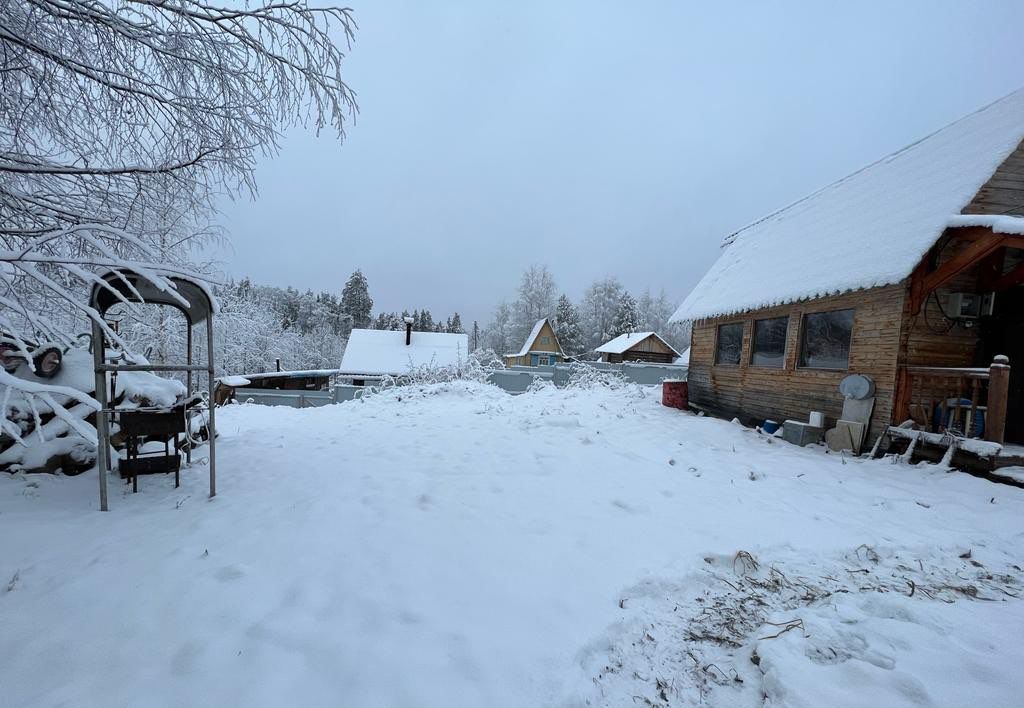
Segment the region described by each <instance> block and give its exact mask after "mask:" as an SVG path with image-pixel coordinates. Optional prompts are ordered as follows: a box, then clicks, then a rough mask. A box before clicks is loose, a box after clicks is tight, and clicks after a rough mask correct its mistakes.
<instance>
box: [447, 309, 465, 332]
mask: <svg viewBox="0 0 1024 708" xmlns="http://www.w3.org/2000/svg"><path fill="white" fill-rule="evenodd" d="M448 331H449V332H451V333H452V334H465V333H466V332H465V330H464V329H462V318H461V317H459V313H458V312H456V313H455V314H454V315H452V316H451V317H449V318H448Z"/></svg>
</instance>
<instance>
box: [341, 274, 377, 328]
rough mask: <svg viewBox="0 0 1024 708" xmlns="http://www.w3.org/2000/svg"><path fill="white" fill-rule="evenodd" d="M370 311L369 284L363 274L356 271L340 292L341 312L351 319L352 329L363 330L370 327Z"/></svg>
mask: <svg viewBox="0 0 1024 708" xmlns="http://www.w3.org/2000/svg"><path fill="white" fill-rule="evenodd" d="M371 310H373V298H371V297H370V288H369V284H368V283H367V282H366V276H365V275H363V272H362V271H361V270H358V269H357V270H356V271H355V272H354V273H352V275H351V276H350V277H349V279H348V282H346V283H345V287H344V288H343V289H342V291H341V312H342V314H344V315H348V316H349V317H351V318H352V326H353V327H356V328H359V329H365V328H367V327H369V326H370V311H371Z"/></svg>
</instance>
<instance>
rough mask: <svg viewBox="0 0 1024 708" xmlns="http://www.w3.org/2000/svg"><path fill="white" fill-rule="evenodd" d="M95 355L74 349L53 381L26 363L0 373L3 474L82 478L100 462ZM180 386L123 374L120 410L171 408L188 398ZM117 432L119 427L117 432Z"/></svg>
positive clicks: (118, 388) (118, 385)
mask: <svg viewBox="0 0 1024 708" xmlns="http://www.w3.org/2000/svg"><path fill="white" fill-rule="evenodd" d="M92 363H93V362H92V354H90V353H89V351H88V350H87V349H83V348H78V347H71V348H69V349H68V350H67V351H66V352H64V359H63V365H62V367H61V369H60V371H59V372H58V373H57V374H56V375H55V376H54V377H52V378H49V379H42V378H40V377H38V376H36V374H35V373H34V372H33V371H32V369H31V367H30V366H29V365H28V364H27V363H25V364H22V365H21V366H20V367H18V369H17V370H15V371H14V372H13V373H8V372H0V401H2V406H3V416H2V418H0V420H2V426H3V430H2V433H0V470H6V471H10V472H19V471H20V472H57V471H61V472H63V473H64V474H78V473H80V472H82V471H84V470H86V469H88V468H89V467H91V466H92V464H93V462H94V461H95V458H96V430H95V424H96V410H97V408H98V404H97V403H96V402H95V401H94V400H93V399H92V394H93V391H94V390H95V379H94V375H93V368H92ZM185 392H186V390H185V385H184V384H182V383H181V382H180V381H175V380H173V379H165V378H161V377H159V376H156V375H154V374H150V373H147V372H141V371H131V372H123V373H121V374H119V375H118V376H117V379H116V382H115V386H114V399H113V403H114V406H115V407H117V408H139V407H145V406H170V405H173V404H174V403H175V402H177V401H178V400H179V399H180V398H181V397H182V396H184V395H185ZM115 429H116V428H115Z"/></svg>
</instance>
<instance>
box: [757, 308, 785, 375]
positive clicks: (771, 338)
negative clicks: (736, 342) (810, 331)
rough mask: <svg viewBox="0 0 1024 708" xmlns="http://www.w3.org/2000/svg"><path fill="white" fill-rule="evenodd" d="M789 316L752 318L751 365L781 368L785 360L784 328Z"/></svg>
mask: <svg viewBox="0 0 1024 708" xmlns="http://www.w3.org/2000/svg"><path fill="white" fill-rule="evenodd" d="M787 329H789V316H788V315H787V316H784V317H772V318H769V319H764V320H754V335H753V337H751V340H750V364H751V366H767V367H770V368H773V369H781V368H782V367H783V365H784V363H785V360H786V330H787Z"/></svg>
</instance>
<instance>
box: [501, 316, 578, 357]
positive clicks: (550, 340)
mask: <svg viewBox="0 0 1024 708" xmlns="http://www.w3.org/2000/svg"><path fill="white" fill-rule="evenodd" d="M504 359H505V366H548V365H549V364H558V363H559V362H562V361H565V354H564V353H563V352H562V345H561V344H559V343H558V337H557V336H555V329H554V327H552V326H551V321H550V320H548V319H547V318H545V319H543V320H537V323H536V324H534V325H533V329H531V330H530V333H529V334H528V335H526V340H525V341H524V342H523V347H522V349H520V350H519V351H518V352H516V353H514V354H506V355H505V356H504Z"/></svg>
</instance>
